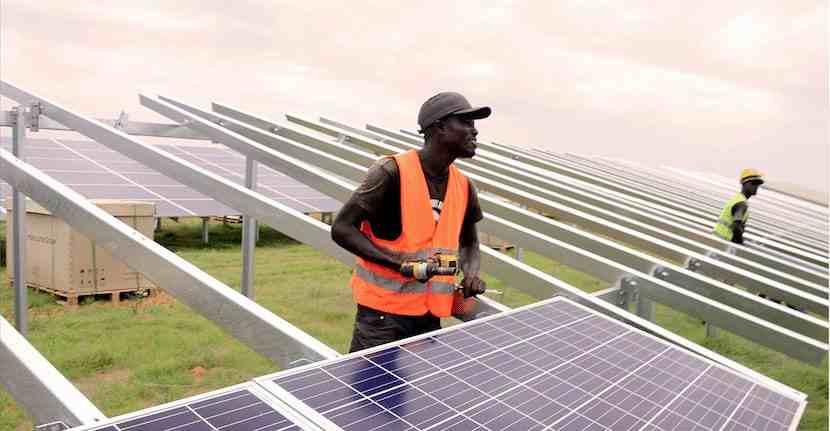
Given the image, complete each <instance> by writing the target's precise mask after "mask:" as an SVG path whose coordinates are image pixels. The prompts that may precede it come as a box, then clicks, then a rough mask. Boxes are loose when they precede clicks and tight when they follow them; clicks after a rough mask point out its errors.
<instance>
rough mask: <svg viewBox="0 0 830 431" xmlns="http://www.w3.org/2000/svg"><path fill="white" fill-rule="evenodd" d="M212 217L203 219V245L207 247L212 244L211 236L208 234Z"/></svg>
mask: <svg viewBox="0 0 830 431" xmlns="http://www.w3.org/2000/svg"><path fill="white" fill-rule="evenodd" d="M209 221H210V217H202V244H205V245H207V244H208V243H209V242H210V234H209V233H208V222H209Z"/></svg>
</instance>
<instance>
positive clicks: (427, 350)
mask: <svg viewBox="0 0 830 431" xmlns="http://www.w3.org/2000/svg"><path fill="white" fill-rule="evenodd" d="M267 381H269V382H273V383H274V384H276V385H277V387H279V388H280V389H279V392H281V391H287V392H288V393H290V394H291V395H292V396H294V397H296V398H297V399H298V400H300V401H302V402H304V403H305V404H307V405H308V406H310V407H311V408H313V409H314V410H316V411H317V412H319V413H321V414H322V415H323V416H324V417H326V418H327V419H329V420H331V421H332V422H334V423H336V424H337V425H339V426H340V427H342V428H343V429H345V430H368V429H401V430H410V429H411V430H426V429H429V430H444V429H459V430H460V429H464V430H468V429H479V430H545V429H551V430H554V429H555V430H586V429H595V430H639V429H646V430H670V429H678V430H679V429H690V430H694V429H699V430H718V431H720V430H722V429H735V430H743V429H755V428H753V426H757V425H759V424H760V425H763V426H765V427H769V429H771V430H773V429H787V428H786V427H782V428H775V427H770V425H769V424H770V423H772V419H773V418H772V416H776V417H777V418H778V419H777V422H776V424H781V425H782V426H783V425H787V426H789V424H791V423H792V419H793V418H794V415H795V412H796V411H797V410H798V406H799V403H798V402H796V401H795V400H792V399H789V398H786V397H783V396H781V395H780V394H777V393H775V392H773V391H771V390H769V389H767V388H765V387H762V386H759V385H757V384H755V383H752V382H750V381H749V380H747V379H745V378H744V377H741V376H739V375H737V374H735V373H733V372H731V371H728V370H725V369H723V368H721V367H718V366H715V365H713V364H711V363H709V362H707V361H704V360H702V359H700V358H698V357H695V356H692V355H691V354H688V353H686V352H684V351H682V350H680V349H678V348H676V347H673V346H670V345H668V344H666V343H665V342H662V341H659V340H657V339H655V338H653V337H650V336H647V335H645V334H641V333H638V332H634V331H631V330H630V329H628V328H627V327H625V326H624V325H622V324H620V323H618V322H615V321H612V320H610V319H608V318H605V317H601V316H598V315H595V314H594V313H591V312H589V311H587V310H586V309H584V308H582V307H579V306H576V305H575V304H572V303H570V302H568V301H563V300H555V301H551V302H549V303H547V304H544V305H540V306H535V307H530V308H527V309H524V310H521V312H515V313H510V314H508V315H504V316H500V317H498V318H494V319H487V320H486V321H480V322H473V323H472V324H468V325H464V326H463V327H462V328H458V329H457V330H447V331H444V332H441V333H438V334H436V335H433V336H429V337H426V338H422V339H418V340H415V341H410V342H405V343H402V344H401V345H399V346H394V347H389V348H386V349H381V350H377V351H370V352H368V353H365V354H362V355H358V356H352V357H348V358H346V359H343V360H341V361H335V362H333V363H329V364H324V365H322V366H319V367H311V368H309V369H305V370H300V371H298V372H289V373H281V374H278V375H276V376H274V377H273V378H267ZM264 386H266V387H268V385H267V384H266V385H264ZM756 388H762V389H763V390H764V391H766V392H762V391H760V390H758V391H756V390H755V389H756ZM770 394H775V395H776V396H777V398H775V397H772V396H771V395H770ZM747 400H753V401H752V402H746V401H747ZM783 400H786V401H787V402H788V403H784V402H783ZM765 403H766V404H765ZM770 406H780V408H772V407H770ZM739 407H740V408H739ZM761 407H763V409H761ZM744 410H746V412H745V411H744ZM759 411H762V412H765V413H764V414H765V415H766V417H762V418H761V419H757V418H756V416H757V415H758V412H759ZM787 419H789V422H787Z"/></svg>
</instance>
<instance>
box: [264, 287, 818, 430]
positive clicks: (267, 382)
mask: <svg viewBox="0 0 830 431" xmlns="http://www.w3.org/2000/svg"><path fill="white" fill-rule="evenodd" d="M557 301H566V302H568V303H569V304H571V305H574V306H576V307H577V308H579V309H582V310H583V311H585V312H586V313H587V316H588V317H592V318H597V319H599V320H602V321H605V322H606V323H610V324H613V325H618V327H619V328H623V329H625V330H626V331H621V333H623V334H624V335H625V334H640V335H643V336H645V337H646V338H647V339H648V340H650V342H654V343H656V344H657V345H661V346H663V347H665V350H664V351H663V352H670V353H671V354H680V353H679V352H682V353H683V354H685V355H687V356H688V357H690V358H693V359H695V360H697V361H700V363H701V364H705V365H706V368H705V369H704V370H703V371H702V372H701V373H700V374H699V375H698V378H702V377H703V376H704V375H708V374H709V373H710V370H712V372H721V373H726V374H728V375H732V376H740V378H741V379H743V380H745V381H748V382H751V384H752V385H754V386H752V387H753V388H756V387H758V388H764V389H765V390H768V391H771V392H777V393H780V394H782V395H783V396H786V397H787V398H788V399H789V400H790V401H792V402H793V403H795V404H796V408H795V413H794V415H793V421H792V423H791V426H790V428H789V429H790V430H794V429H795V427H796V426H797V424H798V422H799V421H800V419H801V416H802V414H803V411H804V408H805V406H806V396H805V395H804V394H803V393H800V392H798V391H796V390H794V389H792V388H789V387H787V386H785V385H782V384H780V383H778V382H774V381H771V380H770V381H769V382H763V381H759V380H757V379H753V378H750V377H749V376H745V375H742V374H739V373H737V372H735V371H734V370H731V369H729V368H728V367H725V366H723V365H720V364H717V363H715V362H714V361H711V360H709V359H707V358H703V357H700V356H697V355H694V354H693V353H691V352H688V351H685V350H683V349H682V348H680V347H679V346H674V345H673V344H671V343H669V342H668V341H665V340H662V339H660V338H658V337H656V336H653V335H651V334H647V333H643V332H642V331H636V330H633V329H631V328H628V327H626V326H625V325H624V324H623V323H621V322H618V321H616V320H614V319H612V318H610V317H608V316H604V315H601V314H599V313H596V312H594V311H592V310H590V309H588V308H587V307H584V306H582V305H580V304H576V303H574V302H573V301H570V300H567V299H564V298H562V297H557V298H553V299H550V300H546V301H542V302H539V303H535V304H531V305H528V306H525V307H521V308H517V309H514V310H511V311H509V312H505V313H501V314H498V315H493V316H488V317H484V318H482V319H477V320H475V321H471V322H466V323H461V324H458V325H455V326H452V327H448V328H444V329H441V330H439V331H435V332H432V333H429V334H425V335H421V336H417V337H412V338H408V339H406V340H401V341H399V342H396V343H391V344H388V345H383V346H378V347H375V348H372V349H367V350H364V351H360V352H355V353H352V354H348V355H344V356H343V357H340V358H337V359H333V360H327V361H321V362H318V363H314V364H310V365H307V366H303V367H298V368H294V369H291V370H286V371H281V372H278V373H273V374H269V375H266V376H263V377H260V378H257V379H255V382H257V383H258V384H260V385H261V386H262V387H264V388H265V389H267V390H268V391H269V392H271V393H273V394H274V395H276V396H277V397H278V398H280V399H283V400H285V402H286V404H288V405H291V406H293V407H295V408H298V409H300V410H301V411H302V412H303V413H302V414H304V415H311V417H319V416H321V415H322V414H321V412H318V411H317V410H315V408H312V407H310V406H309V405H308V404H306V403H305V402H303V401H300V398H299V397H297V396H295V395H294V394H293V393H292V390H291V389H286V388H284V387H282V386H280V385H278V384H277V383H275V382H274V380H276V379H285V378H287V377H291V376H300V375H301V374H303V373H308V372H312V371H314V370H323V369H324V368H325V367H327V366H331V365H336V364H339V363H344V362H346V361H349V360H354V359H356V358H366V357H371V355H376V354H379V353H381V352H384V351H386V350H388V349H391V348H393V347H401V346H405V345H409V344H412V343H417V342H423V341H424V340H428V339H431V338H435V337H439V336H442V335H444V334H450V333H452V332H453V331H459V332H460V331H462V330H464V329H466V328H470V327H471V326H474V325H481V324H484V323H486V322H490V321H493V320H495V319H500V318H503V317H505V316H512V315H516V314H517V313H521V312H523V311H524V310H528V309H532V308H535V307H542V306H545V305H548V304H552V303H555V302H557ZM572 323H573V322H572ZM673 349H674V350H673ZM589 352H591V351H586V352H583V353H582V354H586V353H589ZM474 360H475V361H478V360H480V357H478V356H476V357H475V358H474ZM648 363H650V360H649V361H647V362H646V364H648ZM381 368H382V367H381ZM638 369H639V368H638ZM439 371H444V370H443V369H442V370H439ZM390 374H392V373H390ZM632 376H633V377H632ZM626 377H632V379H634V378H637V377H638V376H637V375H636V374H630V375H627V376H626ZM378 378H380V377H379V376H375V377H372V379H378ZM695 383H696V381H692V382H690V383H689V384H688V385H687V386H685V387H684V389H683V390H681V391H679V392H677V393H676V394H675V395H676V396H675V397H674V398H671V399H669V400H668V402H666V403H665V405H664V406H663V408H662V410H659V411H657V412H656V413H655V414H654V415H653V416H651V418H650V421H649V422H645V421H642V422H643V424H642V426H641V428H646V427H648V428H647V429H649V430H652V429H660V428H656V427H655V426H654V425H653V424H652V423H651V422H653V421H655V420H657V419H658V418H660V420H663V417H665V416H669V415H670V414H671V413H672V411H671V410H670V406H673V405H675V404H674V403H675V402H678V400H679V399H680V398H681V395H682V394H683V393H685V391H687V390H691V389H692V386H693V384H695ZM318 384H320V383H318ZM405 384H406V385H411V383H410V382H405ZM345 386H346V387H347V388H351V389H352V390H353V391H354V392H355V393H356V394H357V395H359V396H362V397H363V398H366V399H368V400H371V399H372V397H374V396H375V395H377V394H383V393H384V392H383V391H394V390H396V389H395V388H397V387H400V386H395V385H392V386H389V387H387V388H384V389H382V390H381V391H378V392H377V393H374V392H372V393H368V396H367V395H366V394H364V393H362V392H361V391H359V390H354V388H352V387H350V386H349V385H345ZM614 389H620V386H614ZM508 392H509V391H508ZM505 393H506V392H505ZM604 394H605V391H602V392H600V394H599V395H596V396H594V397H591V398H589V399H588V402H591V401H595V402H597V403H599V402H602V401H603V400H604V399H602V398H600V396H601V395H604ZM748 394H749V392H747V395H748ZM609 395H611V394H610V393H609ZM319 396H320V395H315V397H319ZM307 400H308V399H307ZM362 401H363V400H361V399H360V398H357V399H356V400H352V401H350V402H351V403H359V402H362ZM492 401H493V402H498V401H497V400H495V399H494V398H493V399H492ZM316 402H317V401H315V403H316ZM586 404H587V402H586ZM347 405H348V403H347ZM591 406H592V405H591ZM582 407H584V405H582V406H579V407H578V408H576V409H573V410H572V411H571V412H569V413H568V414H566V415H565V416H563V417H571V416H573V417H574V419H571V421H573V420H576V418H577V417H579V416H584V415H581V414H580V413H581V412H580V410H579V408H582ZM736 407H737V409H740V408H741V407H742V404H741V403H739V404H737V405H736ZM317 408H319V406H318V407H317ZM321 410H322V411H323V412H326V413H330V412H332V411H334V410H336V409H335V408H333V406H328V407H326V408H324V409H321ZM737 411H738V410H735V413H737ZM346 413H347V412H343V414H346ZM478 413H482V412H478ZM694 413H695V414H697V413H698V412H694ZM706 413H708V412H704V416H701V419H703V418H704V417H705V414H706ZM451 417H452V416H451ZM454 417H455V418H459V419H463V418H462V417H460V416H454ZM328 419H329V420H332V418H328ZM672 419H673V418H672ZM560 420H561V418H560ZM707 420H711V415H710V417H709V419H707ZM728 420H731V417H730V418H727V421H728ZM569 423H570V421H569V422H568V423H566V424H563V426H565V429H569V427H568V424H569ZM726 423H728V422H724V426H725V424H726ZM433 425H434V424H433ZM594 425H596V424H594ZM574 426H576V425H574ZM730 428H735V430H736V431H742V430H743V428H739V427H736V426H734V425H731V423H730ZM411 429H413V430H414V429H420V428H417V427H414V428H411ZM545 429H547V428H545ZM557 429H558V428H557ZM701 429H702V428H701Z"/></svg>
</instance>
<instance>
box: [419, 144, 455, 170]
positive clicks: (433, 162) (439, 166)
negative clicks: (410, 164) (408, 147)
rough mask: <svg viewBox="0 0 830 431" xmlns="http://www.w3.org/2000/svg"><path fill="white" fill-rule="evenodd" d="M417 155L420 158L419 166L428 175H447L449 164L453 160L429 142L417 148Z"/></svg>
mask: <svg viewBox="0 0 830 431" xmlns="http://www.w3.org/2000/svg"><path fill="white" fill-rule="evenodd" d="M418 156H419V158H420V159H421V168H423V170H424V173H425V174H427V175H428V176H430V177H445V176H447V172H448V171H449V169H450V165H451V164H452V162H453V161H454V160H455V158H454V157H452V156H451V155H449V154H448V153H447V152H446V151H445V150H443V149H441V148H438V147H437V146H436V145H430V144H426V145H424V148H422V149H420V150H418Z"/></svg>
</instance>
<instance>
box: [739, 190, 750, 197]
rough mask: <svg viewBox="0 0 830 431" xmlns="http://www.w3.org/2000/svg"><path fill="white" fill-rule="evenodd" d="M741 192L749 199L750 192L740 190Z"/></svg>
mask: <svg viewBox="0 0 830 431" xmlns="http://www.w3.org/2000/svg"><path fill="white" fill-rule="evenodd" d="M741 194H742V195H744V197H745V198H747V199H749V198H751V197H752V194H751V193H749V192H748V191H746V190H741Z"/></svg>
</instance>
